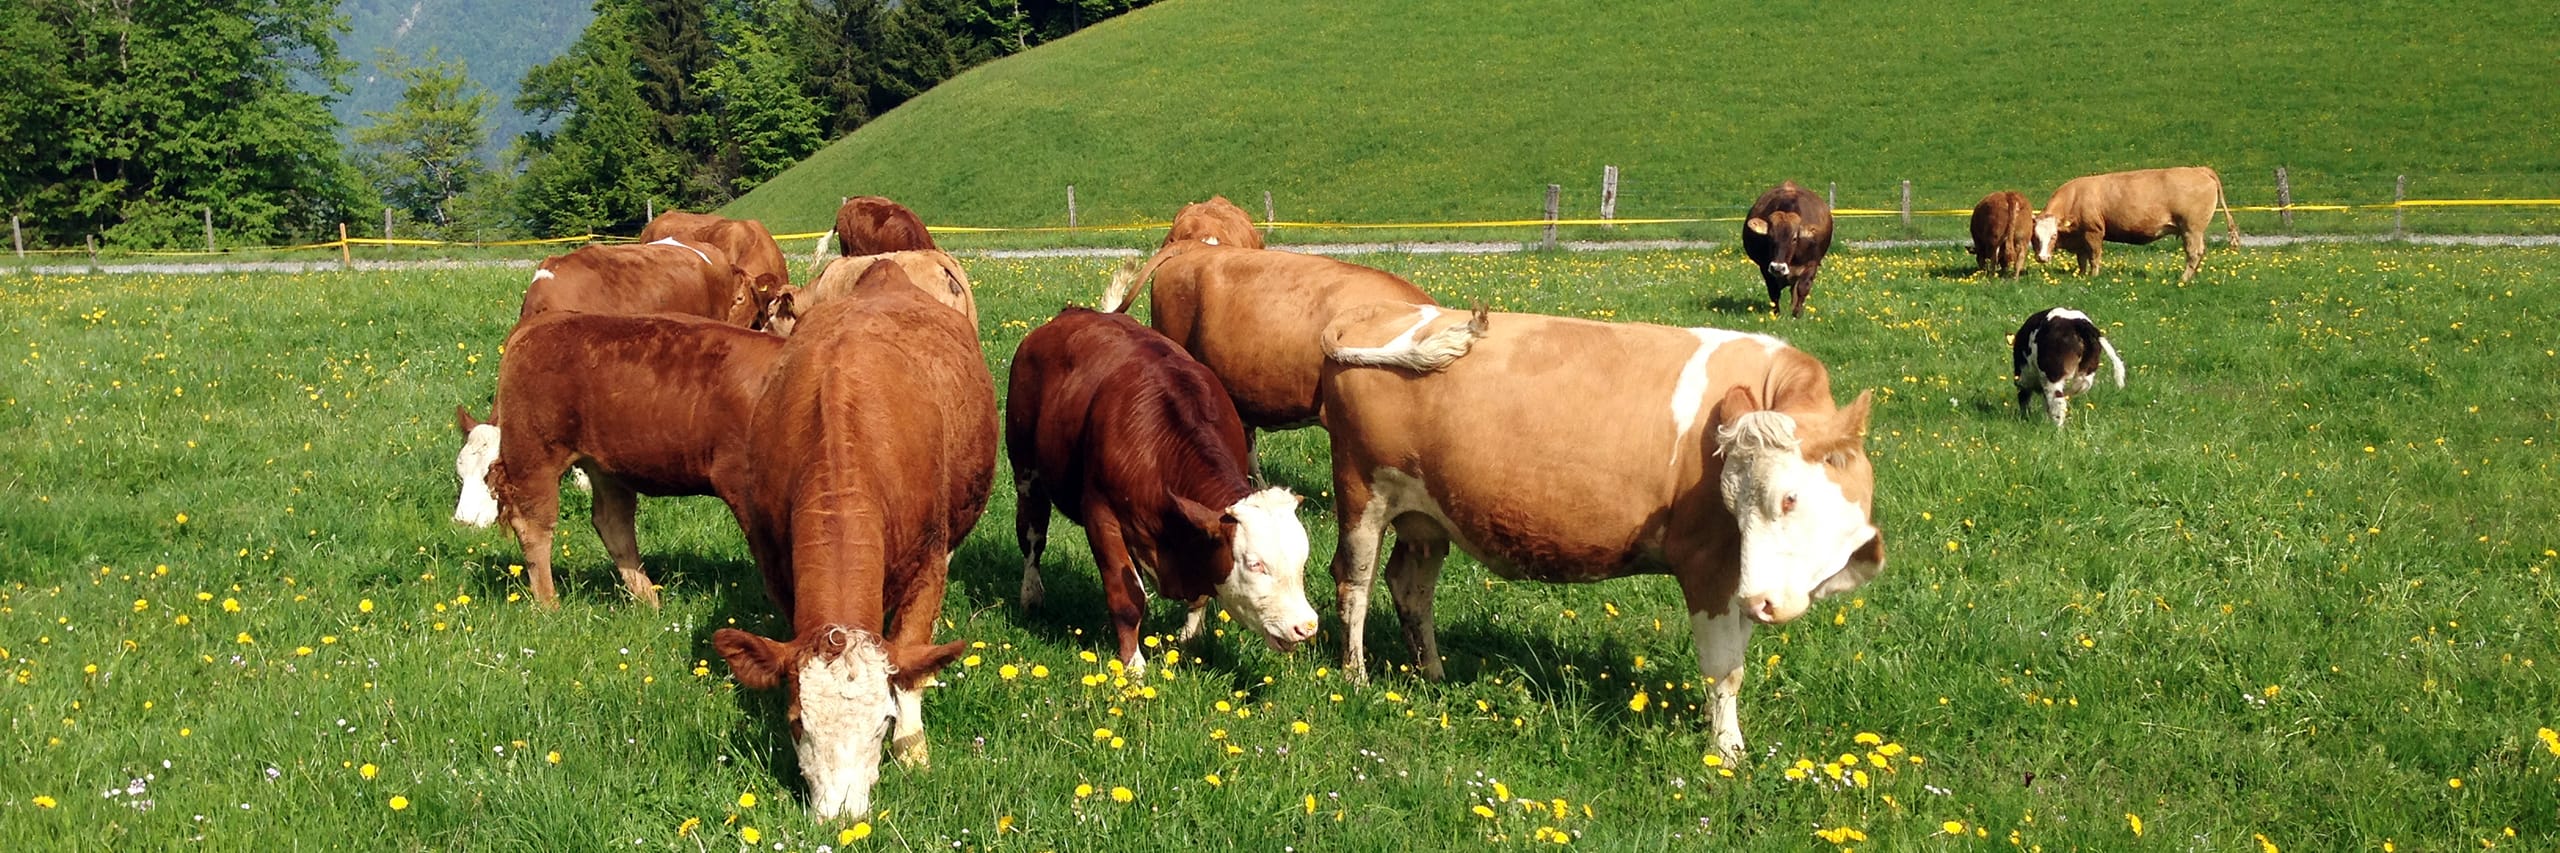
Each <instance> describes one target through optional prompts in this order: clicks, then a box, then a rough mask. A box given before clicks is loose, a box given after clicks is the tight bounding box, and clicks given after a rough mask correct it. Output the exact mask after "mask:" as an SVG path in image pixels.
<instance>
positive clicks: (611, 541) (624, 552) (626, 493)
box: [587, 473, 658, 610]
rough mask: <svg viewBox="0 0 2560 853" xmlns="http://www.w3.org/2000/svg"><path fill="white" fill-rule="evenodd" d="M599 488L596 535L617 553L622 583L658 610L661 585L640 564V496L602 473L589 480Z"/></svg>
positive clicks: (610, 551)
mask: <svg viewBox="0 0 2560 853" xmlns="http://www.w3.org/2000/svg"><path fill="white" fill-rule="evenodd" d="M587 481H588V482H589V483H590V484H592V485H593V487H594V489H595V496H596V498H595V512H594V513H593V514H592V517H591V518H590V519H589V521H592V522H594V524H595V527H596V538H598V539H602V540H604V550H605V553H608V554H612V555H613V567H614V568H615V569H617V570H619V571H621V573H622V585H623V587H624V588H626V589H629V590H631V597H632V598H634V599H638V600H639V601H640V603H642V604H646V605H649V609H651V610H656V609H658V585H657V584H655V583H652V582H650V580H649V572H648V571H647V570H645V569H643V568H641V566H640V534H639V529H638V525H637V524H636V523H635V521H634V518H633V517H634V516H635V515H637V514H638V512H639V509H640V496H639V494H638V493H636V492H633V491H632V490H631V487H629V486H625V485H623V484H622V483H621V481H618V480H615V479H614V478H612V477H609V476H606V475H604V474H602V473H598V474H593V475H590V476H589V477H588V480H587Z"/></svg>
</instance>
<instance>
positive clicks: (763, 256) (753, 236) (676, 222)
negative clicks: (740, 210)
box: [640, 210, 791, 299]
mask: <svg viewBox="0 0 2560 853" xmlns="http://www.w3.org/2000/svg"><path fill="white" fill-rule="evenodd" d="M670 237H672V238H675V239H677V240H681V241H683V242H686V243H690V244H693V245H696V246H716V247H719V249H720V251H722V252H725V253H727V254H728V255H729V260H730V261H731V262H733V263H736V264H737V265H738V270H739V271H740V272H743V273H745V274H746V276H747V284H748V286H750V287H753V288H755V289H756V291H757V293H758V294H760V295H761V297H762V298H763V299H770V298H772V296H773V294H775V293H779V292H781V290H782V288H783V287H784V286H786V285H789V284H790V283H791V267H790V266H789V265H788V264H786V263H785V262H784V261H783V259H782V246H781V244H778V243H775V242H774V241H773V232H771V231H767V230H765V228H764V223H762V222H758V221H756V220H753V219H730V218H728V217H726V216H714V215H711V214H708V213H686V212H684V211H681V210H670V211H667V212H665V213H661V214H658V218H656V219H652V220H649V224H648V226H646V227H644V228H641V229H640V242H643V243H649V242H655V241H658V240H664V239H667V238H670Z"/></svg>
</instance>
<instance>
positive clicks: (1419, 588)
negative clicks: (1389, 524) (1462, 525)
mask: <svg viewBox="0 0 2560 853" xmlns="http://www.w3.org/2000/svg"><path fill="white" fill-rule="evenodd" d="M1406 518H1408V519H1413V521H1412V522H1411V523H1406V524H1398V525H1396V548H1395V551H1394V552H1393V553H1392V554H1390V555H1389V556H1388V557H1387V591H1388V592H1389V593H1391V594H1393V595H1394V596H1395V601H1396V618H1397V620H1398V621H1400V622H1403V623H1404V641H1405V645H1406V646H1408V647H1411V648H1412V649H1413V657H1414V661H1415V663H1416V664H1418V665H1419V666H1420V667H1421V669H1422V677H1424V678H1427V679H1430V680H1432V681H1439V680H1441V678H1442V677H1444V676H1445V675H1446V674H1447V673H1446V672H1445V671H1444V669H1443V666H1442V662H1441V660H1440V636H1439V628H1438V626H1436V625H1435V624H1433V622H1432V619H1431V600H1432V595H1433V593H1434V592H1436V591H1437V589H1438V587H1439V585H1440V563H1441V561H1442V560H1444V559H1446V558H1447V557H1448V556H1449V540H1448V539H1447V538H1446V536H1445V535H1435V534H1439V533H1440V531H1438V530H1428V529H1417V528H1427V527H1431V526H1432V525H1431V524H1430V523H1429V522H1428V521H1424V520H1422V519H1421V518H1420V517H1419V516H1406Z"/></svg>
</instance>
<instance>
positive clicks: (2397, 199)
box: [2391, 175, 2409, 240]
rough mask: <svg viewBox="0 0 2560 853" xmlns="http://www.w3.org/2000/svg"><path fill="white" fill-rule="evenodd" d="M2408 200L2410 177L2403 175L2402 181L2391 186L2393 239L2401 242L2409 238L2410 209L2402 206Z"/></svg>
mask: <svg viewBox="0 0 2560 853" xmlns="http://www.w3.org/2000/svg"><path fill="white" fill-rule="evenodd" d="M2408 200H2409V176H2407V175H2401V176H2400V180H2399V181H2398V182H2396V183H2393V184H2392V185H2391V239H2394V240H2400V239H2405V238H2407V237H2408V236H2409V230H2408V224H2409V223H2408V216H2409V209H2408V208H2405V207H2401V206H2400V204H2401V203H2402V202H2406V201H2408Z"/></svg>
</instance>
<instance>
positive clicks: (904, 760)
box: [889, 732, 932, 770]
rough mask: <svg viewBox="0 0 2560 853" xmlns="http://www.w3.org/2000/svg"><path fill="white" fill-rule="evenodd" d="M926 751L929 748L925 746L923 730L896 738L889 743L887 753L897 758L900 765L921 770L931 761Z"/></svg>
mask: <svg viewBox="0 0 2560 853" xmlns="http://www.w3.org/2000/svg"><path fill="white" fill-rule="evenodd" d="M928 752H929V750H927V749H926V748H925V744H924V733H923V732H917V733H915V734H911V735H907V736H906V737H902V738H898V739H896V740H894V741H892V742H891V743H890V744H889V754H890V755H891V756H892V757H894V758H896V759H897V760H898V764H899V765H900V766H904V767H912V768H915V769H917V770H923V769H925V768H926V767H927V766H929V765H930V764H931V763H932V762H931V761H930V760H929V756H928V755H927V753H928Z"/></svg>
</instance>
